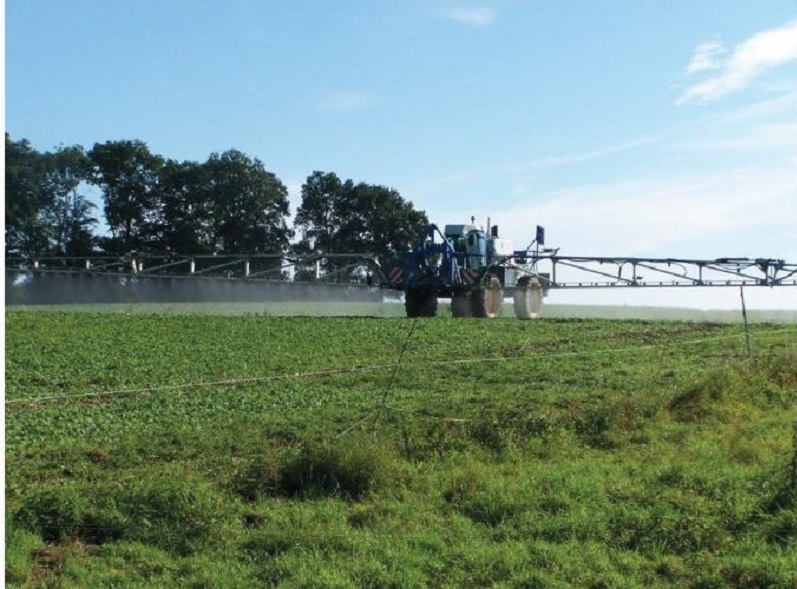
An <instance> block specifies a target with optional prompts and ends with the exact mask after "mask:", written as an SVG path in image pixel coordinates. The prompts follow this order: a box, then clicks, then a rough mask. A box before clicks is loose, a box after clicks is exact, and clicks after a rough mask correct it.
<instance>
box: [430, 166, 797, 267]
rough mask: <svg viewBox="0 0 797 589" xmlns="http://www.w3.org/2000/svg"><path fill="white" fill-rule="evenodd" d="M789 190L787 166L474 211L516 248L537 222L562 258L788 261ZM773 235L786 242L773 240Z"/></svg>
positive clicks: (795, 184) (530, 198)
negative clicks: (544, 229)
mask: <svg viewBox="0 0 797 589" xmlns="http://www.w3.org/2000/svg"><path fill="white" fill-rule="evenodd" d="M795 193H797V171H795V169H794V168H792V167H791V166H787V165H779V166H758V167H749V168H739V169H736V170H731V171H723V172H719V173H710V174H709V173H697V174H693V175H691V176H676V177H668V176H663V175H656V176H652V177H650V178H646V179H643V180H634V181H623V182H613V183H601V184H592V185H581V186H579V185H574V186H570V187H567V188H564V189H561V190H556V191H549V192H545V193H538V192H530V193H528V194H526V195H525V197H526V198H525V199H524V200H525V202H524V203H523V204H521V205H518V204H508V205H505V206H503V207H502V206H500V205H497V204H496V203H494V204H492V205H491V206H490V208H485V209H483V210H477V211H473V214H474V215H475V216H476V217H477V218H478V219H484V218H486V217H487V216H488V215H489V216H491V218H492V221H493V222H494V223H498V224H499V225H500V227H501V234H502V235H503V236H505V237H507V238H509V239H512V240H513V241H514V243H515V244H516V245H521V246H523V245H525V244H527V243H528V242H529V241H531V237H532V236H533V229H534V226H535V225H537V224H540V225H544V226H546V227H547V228H548V237H549V239H548V241H549V245H551V246H557V247H561V248H562V251H561V252H560V253H562V254H566V255H590V256H599V255H605V256H657V257H660V256H672V257H677V256H683V257H694V258H715V257H726V256H743V255H749V256H751V257H769V256H773V257H784V258H789V259H792V258H794V250H795V249H797V240H796V239H795V234H794V227H795V223H797V199H795V197H794V195H795ZM513 202H514V203H517V199H513ZM468 214H471V213H470V211H469V212H468ZM448 217H450V211H449V213H448V215H447V216H446V218H445V219H442V218H441V219H440V220H439V221H438V222H440V223H441V224H445V223H449V222H451V223H453V222H457V219H449V218H448ZM763 228H766V235H764V234H762V229H763ZM779 233H782V234H786V235H788V236H790V239H791V241H788V239H787V240H786V241H787V242H788V243H785V244H784V243H783V242H781V241H779V240H778V239H775V238H774V237H773V236H775V235H777V234H779ZM753 250H754V251H753Z"/></svg>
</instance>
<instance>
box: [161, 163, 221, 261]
mask: <svg viewBox="0 0 797 589" xmlns="http://www.w3.org/2000/svg"><path fill="white" fill-rule="evenodd" d="M159 190H160V201H161V204H162V209H161V222H162V231H161V234H162V236H163V243H164V246H165V248H166V249H167V250H170V251H173V252H177V253H181V254H208V253H213V251H214V247H215V235H214V228H213V226H212V221H213V205H212V202H211V201H210V174H209V173H208V170H207V169H206V168H205V166H203V165H202V164H199V163H197V162H176V161H173V160H169V161H167V162H166V163H165V165H164V166H163V168H162V169H161V172H160V182H159Z"/></svg>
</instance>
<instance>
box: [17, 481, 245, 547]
mask: <svg viewBox="0 0 797 589" xmlns="http://www.w3.org/2000/svg"><path fill="white" fill-rule="evenodd" d="M13 521H14V524H15V525H17V526H19V527H20V528H22V529H24V530H28V531H30V532H33V533H36V534H38V535H39V536H40V537H41V538H42V539H43V540H44V541H46V542H60V541H63V540H66V539H78V540H81V541H83V542H86V543H89V544H103V543H106V542H110V541H116V540H126V541H135V542H141V543H144V544H149V545H152V546H156V547H158V548H161V549H163V550H167V551H169V552H171V553H174V554H177V555H186V554H193V553H195V552H197V551H200V550H204V549H207V548H211V547H213V546H217V545H219V544H220V543H221V542H222V540H223V538H224V536H225V531H226V530H227V529H228V528H229V526H230V525H231V524H232V523H233V522H235V521H236V517H235V507H234V505H232V504H231V503H230V502H229V501H227V500H226V499H225V498H224V497H223V496H222V495H220V494H219V493H218V492H217V491H216V490H215V489H214V488H213V487H212V486H211V485H210V484H208V483H205V482H202V481H194V480H186V479H179V478H167V477H162V478H160V477H158V478H154V479H153V478H150V479H145V480H142V481H138V482H132V483H130V484H128V485H124V486H123V485H96V486H92V485H72V486H58V487H51V488H44V489H40V490H36V491H34V492H32V493H31V494H30V495H29V496H27V497H26V498H25V499H24V500H23V501H22V504H21V506H20V507H19V508H18V509H17V510H16V512H15V513H14V517H13Z"/></svg>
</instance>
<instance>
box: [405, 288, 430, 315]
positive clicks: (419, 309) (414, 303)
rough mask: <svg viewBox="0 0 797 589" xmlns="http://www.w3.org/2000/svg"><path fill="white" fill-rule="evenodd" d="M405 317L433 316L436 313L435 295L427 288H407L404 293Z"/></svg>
mask: <svg viewBox="0 0 797 589" xmlns="http://www.w3.org/2000/svg"><path fill="white" fill-rule="evenodd" d="M404 309H405V310H406V311H407V317H434V316H435V315H437V295H436V294H435V293H434V292H433V291H428V290H408V291H406V292H405V293H404Z"/></svg>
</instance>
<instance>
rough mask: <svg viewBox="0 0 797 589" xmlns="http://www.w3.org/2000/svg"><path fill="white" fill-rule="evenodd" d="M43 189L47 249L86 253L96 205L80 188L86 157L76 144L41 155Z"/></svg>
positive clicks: (86, 167)
mask: <svg viewBox="0 0 797 589" xmlns="http://www.w3.org/2000/svg"><path fill="white" fill-rule="evenodd" d="M42 163H43V169H44V173H43V177H42V189H43V191H44V192H45V194H46V195H47V198H46V201H47V203H48V204H47V207H46V208H45V210H43V211H42V216H43V218H44V220H45V223H46V226H47V229H48V237H49V242H50V243H49V248H48V249H49V250H50V253H52V254H55V255H69V256H88V255H90V254H91V253H92V250H93V246H94V235H93V232H92V228H93V227H94V226H95V225H96V224H97V219H95V218H94V217H93V216H91V215H92V212H93V210H94V209H95V208H96V205H95V204H94V203H92V202H90V201H89V200H88V199H87V198H86V197H85V196H84V195H83V194H81V193H80V192H79V188H80V187H81V185H84V184H85V182H86V180H87V179H88V177H89V161H88V158H87V156H86V153H85V152H84V150H83V148H82V147H81V146H79V145H77V146H72V147H64V146H61V147H59V148H58V149H57V150H56V151H54V152H48V153H45V154H43V156H42Z"/></svg>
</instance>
